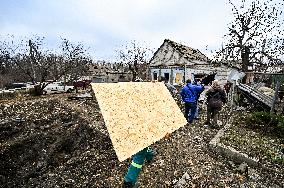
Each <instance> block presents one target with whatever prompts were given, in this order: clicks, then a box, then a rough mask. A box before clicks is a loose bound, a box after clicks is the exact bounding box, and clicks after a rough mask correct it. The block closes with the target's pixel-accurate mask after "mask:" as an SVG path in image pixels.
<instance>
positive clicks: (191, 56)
mask: <svg viewBox="0 0 284 188" xmlns="http://www.w3.org/2000/svg"><path fill="white" fill-rule="evenodd" d="M166 45H169V46H171V47H172V48H173V50H174V51H175V52H178V53H179V54H180V56H181V57H183V58H185V59H186V60H188V61H189V62H192V63H196V62H198V64H200V63H201V64H204V63H205V64H208V63H209V62H210V59H209V58H208V57H207V56H206V55H204V54H203V53H201V52H200V51H199V50H198V49H194V48H191V47H188V46H185V45H183V44H180V43H177V42H174V41H172V40H169V39H165V40H164V42H163V44H162V45H161V46H160V47H159V49H158V50H157V51H156V52H155V53H154V55H153V57H152V58H151V60H150V64H152V66H157V65H158V64H165V62H164V61H160V60H159V63H158V64H157V62H154V60H155V58H156V56H157V54H158V52H160V51H161V50H162V49H163V48H164V47H165V46H166ZM165 55H166V54H165ZM167 64H171V65H183V64H184V62H181V61H179V60H177V61H175V62H171V61H170V62H168V63H167Z"/></svg>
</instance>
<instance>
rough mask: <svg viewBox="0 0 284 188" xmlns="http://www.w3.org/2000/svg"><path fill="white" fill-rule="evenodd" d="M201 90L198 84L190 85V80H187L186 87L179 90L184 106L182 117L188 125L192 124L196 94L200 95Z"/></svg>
mask: <svg viewBox="0 0 284 188" xmlns="http://www.w3.org/2000/svg"><path fill="white" fill-rule="evenodd" d="M202 90H203V86H202V85H200V84H199V83H198V84H196V85H194V84H192V83H191V80H187V81H186V85H185V86H184V87H183V88H182V90H181V93H180V95H181V98H182V100H183V102H184V106H185V113H184V117H185V118H186V119H187V121H188V123H192V122H193V119H194V116H195V112H196V107H197V94H198V93H200V92H201V91H202ZM189 111H190V115H189Z"/></svg>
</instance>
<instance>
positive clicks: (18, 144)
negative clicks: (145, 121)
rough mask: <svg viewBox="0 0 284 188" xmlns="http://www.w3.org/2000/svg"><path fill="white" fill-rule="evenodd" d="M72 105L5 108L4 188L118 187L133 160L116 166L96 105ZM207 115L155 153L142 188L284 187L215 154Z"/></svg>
mask: <svg viewBox="0 0 284 188" xmlns="http://www.w3.org/2000/svg"><path fill="white" fill-rule="evenodd" d="M67 97H68V95H67V94H60V95H50V96H48V95H47V96H43V97H37V98H34V97H32V98H22V99H19V100H8V101H1V103H0V187H5V188H6V187H46V188H49V187H121V183H122V181H123V176H124V174H125V172H126V171H127V168H128V165H129V163H130V159H128V160H126V161H124V162H119V161H118V159H117V157H116V154H115V151H114V150H113V147H112V144H111V141H110V139H109V136H108V133H107V130H106V127H105V126H104V122H103V118H102V115H101V113H100V110H99V107H98V104H97V102H96V100H87V101H81V100H68V99H67ZM204 114H205V113H204V112H201V115H200V117H201V119H199V120H196V121H195V123H194V124H192V125H186V126H185V127H183V128H180V129H179V130H177V131H176V132H174V133H173V134H172V137H171V138H170V139H162V140H160V141H158V142H157V143H155V144H153V145H152V148H153V149H155V150H156V152H157V155H156V156H155V159H154V161H153V162H152V163H151V164H145V165H144V166H143V169H142V172H141V174H140V176H139V185H140V187H174V186H175V185H176V183H177V182H178V180H179V179H180V178H181V177H182V175H183V174H184V173H185V172H187V173H188V175H189V178H188V180H187V181H186V184H185V187H282V186H283V184H284V178H283V174H278V173H276V172H274V171H267V170H263V169H261V168H250V167H249V171H248V174H247V175H244V174H241V173H240V172H238V171H237V170H236V169H235V167H234V165H232V162H230V161H228V160H227V159H225V158H223V157H222V156H219V155H217V154H215V153H214V152H212V151H210V150H209V147H208V143H209V141H210V140H211V139H212V138H213V137H214V136H215V134H216V133H217V131H218V129H211V128H206V127H204V126H203V122H204ZM225 114H226V113H225V110H224V111H223V116H222V117H223V118H225V119H227V118H228V116H225ZM236 165H237V164H236Z"/></svg>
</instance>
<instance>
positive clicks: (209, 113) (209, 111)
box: [205, 106, 212, 125]
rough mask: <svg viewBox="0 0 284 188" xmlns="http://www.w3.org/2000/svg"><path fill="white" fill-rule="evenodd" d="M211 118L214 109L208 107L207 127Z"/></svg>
mask: <svg viewBox="0 0 284 188" xmlns="http://www.w3.org/2000/svg"><path fill="white" fill-rule="evenodd" d="M211 116H212V108H211V107H210V106H207V116H206V122H205V124H206V125H210V123H211V122H210V119H211Z"/></svg>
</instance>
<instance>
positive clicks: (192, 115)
mask: <svg viewBox="0 0 284 188" xmlns="http://www.w3.org/2000/svg"><path fill="white" fill-rule="evenodd" d="M189 104H190V117H189V120H188V123H192V122H193V119H194V115H195V112H196V103H189Z"/></svg>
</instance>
